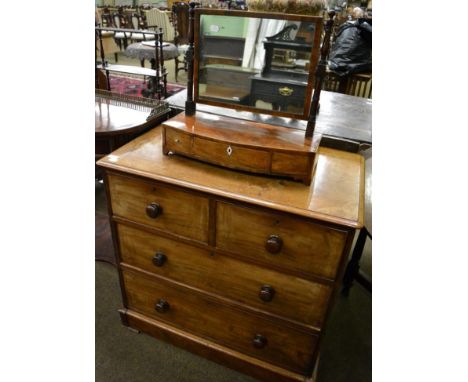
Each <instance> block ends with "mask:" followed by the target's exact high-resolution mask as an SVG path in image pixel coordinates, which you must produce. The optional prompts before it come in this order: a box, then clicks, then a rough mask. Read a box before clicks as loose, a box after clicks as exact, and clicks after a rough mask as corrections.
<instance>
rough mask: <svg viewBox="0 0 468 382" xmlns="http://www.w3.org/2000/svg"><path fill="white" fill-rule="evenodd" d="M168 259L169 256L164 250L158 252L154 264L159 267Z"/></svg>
mask: <svg viewBox="0 0 468 382" xmlns="http://www.w3.org/2000/svg"><path fill="white" fill-rule="evenodd" d="M166 260H167V256H166V255H165V254H164V253H162V252H159V251H158V252H156V254H155V255H154V256H153V264H154V265H156V266H157V267H162V266H163V265H164V263H165V262H166Z"/></svg>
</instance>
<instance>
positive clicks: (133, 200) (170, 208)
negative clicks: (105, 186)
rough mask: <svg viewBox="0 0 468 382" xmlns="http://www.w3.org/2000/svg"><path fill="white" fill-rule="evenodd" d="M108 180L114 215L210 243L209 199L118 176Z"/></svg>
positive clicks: (110, 176) (111, 176) (112, 176)
mask: <svg viewBox="0 0 468 382" xmlns="http://www.w3.org/2000/svg"><path fill="white" fill-rule="evenodd" d="M108 182H109V189H110V194H111V205H112V211H113V213H114V215H116V216H121V217H124V218H127V219H129V220H132V221H135V222H137V223H143V224H147V225H149V226H152V227H155V228H158V229H161V230H164V231H167V232H171V233H174V234H176V235H180V236H184V237H188V238H190V239H194V240H198V241H203V242H208V210H209V202H208V199H207V198H204V197H200V196H197V195H193V194H191V193H188V192H184V191H180V190H178V189H174V188H172V187H167V186H163V185H160V184H155V183H146V182H142V181H139V180H136V179H130V178H126V177H120V176H117V175H109V177H108Z"/></svg>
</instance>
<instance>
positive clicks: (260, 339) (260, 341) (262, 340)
mask: <svg viewBox="0 0 468 382" xmlns="http://www.w3.org/2000/svg"><path fill="white" fill-rule="evenodd" d="M267 342H268V341H267V339H266V337H265V336H262V335H261V334H256V335H255V338H254V340H253V341H252V344H253V346H254V347H256V348H257V349H263V348H264V347H265V346H266V344H267Z"/></svg>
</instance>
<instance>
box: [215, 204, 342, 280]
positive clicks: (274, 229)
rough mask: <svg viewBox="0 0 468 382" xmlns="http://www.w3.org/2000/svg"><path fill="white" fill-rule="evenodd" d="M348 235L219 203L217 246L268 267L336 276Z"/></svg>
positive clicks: (274, 214) (306, 222)
mask: <svg viewBox="0 0 468 382" xmlns="http://www.w3.org/2000/svg"><path fill="white" fill-rule="evenodd" d="M346 236H347V233H346V232H345V231H340V230H337V229H333V228H330V227H327V226H322V225H319V224H316V223H313V222H310V221H305V220H302V219H296V218H293V217H289V216H286V215H280V214H276V213H269V212H265V211H263V210H257V209H253V208H248V207H240V206H236V205H232V204H228V203H223V202H219V203H218V204H217V208H216V246H217V248H219V249H221V250H226V251H229V252H232V253H237V254H239V255H241V256H244V257H249V258H252V259H255V260H256V261H258V262H261V263H264V264H266V265H273V266H275V267H281V268H282V269H290V270H293V271H298V272H301V273H304V272H305V273H310V274H315V275H319V276H323V277H326V278H329V279H334V278H335V277H336V272H337V270H338V263H339V261H340V258H341V254H342V252H343V249H344V246H345V243H346Z"/></svg>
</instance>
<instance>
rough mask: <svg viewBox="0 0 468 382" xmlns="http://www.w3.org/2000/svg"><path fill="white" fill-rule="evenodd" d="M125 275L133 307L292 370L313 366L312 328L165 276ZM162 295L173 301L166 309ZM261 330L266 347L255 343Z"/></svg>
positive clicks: (128, 295)
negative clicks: (162, 306) (220, 298)
mask: <svg viewBox="0 0 468 382" xmlns="http://www.w3.org/2000/svg"><path fill="white" fill-rule="evenodd" d="M123 275H124V283H125V287H126V292H127V298H128V304H129V308H130V309H132V310H135V311H137V312H140V313H143V314H145V315H147V316H149V317H153V318H156V319H158V320H160V321H163V322H166V323H168V324H170V325H173V326H175V327H178V328H182V329H184V330H185V331H187V332H190V333H193V334H195V335H198V336H202V337H205V338H207V339H210V340H212V341H214V342H216V343H219V344H221V345H225V346H229V347H230V348H232V349H237V350H238V351H241V352H243V353H245V354H248V355H251V356H254V357H257V358H259V359H263V360H265V361H268V362H271V363H273V364H275V365H277V366H280V367H284V368H286V369H288V370H291V371H296V372H303V373H305V372H306V371H307V370H308V369H309V368H310V363H311V357H312V354H313V352H314V350H315V345H316V342H317V337H316V336H314V335H312V334H310V333H307V332H302V331H297V330H294V329H292V328H291V327H287V326H285V325H281V324H280V323H278V322H276V321H273V320H266V319H264V320H262V319H260V318H259V317H258V316H257V315H253V314H248V313H247V312H243V311H241V310H238V309H234V308H233V307H231V306H227V305H223V304H220V303H219V302H218V301H216V300H215V299H212V298H207V297H205V296H202V295H197V294H194V293H188V291H187V290H185V289H184V288H182V287H181V286H179V285H176V284H173V283H170V282H168V281H167V280H162V279H160V280H158V281H157V282H156V281H154V280H152V279H150V278H149V277H147V276H146V275H143V274H140V273H138V272H132V271H128V270H124V272H123ZM161 299H163V300H164V301H166V302H167V303H168V305H169V308H168V309H167V311H165V312H164V313H161V312H158V311H157V310H156V309H155V304H156V303H157V302H158V301H159V300H161ZM257 334H261V335H262V336H264V337H265V338H266V340H267V342H266V344H265V346H264V347H263V348H257V347H255V346H254V345H253V340H254V338H255V336H256V335H257Z"/></svg>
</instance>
